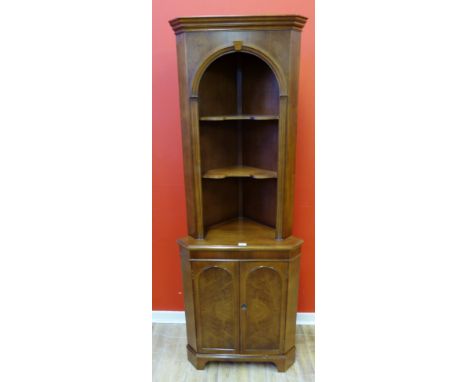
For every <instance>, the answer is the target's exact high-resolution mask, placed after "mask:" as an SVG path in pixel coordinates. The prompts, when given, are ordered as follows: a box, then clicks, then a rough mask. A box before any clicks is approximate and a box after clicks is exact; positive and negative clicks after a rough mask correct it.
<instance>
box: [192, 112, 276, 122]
mask: <svg viewBox="0 0 468 382" xmlns="http://www.w3.org/2000/svg"><path fill="white" fill-rule="evenodd" d="M278 119H279V116H277V115H250V114H242V115H215V116H205V117H200V121H271V120H278Z"/></svg>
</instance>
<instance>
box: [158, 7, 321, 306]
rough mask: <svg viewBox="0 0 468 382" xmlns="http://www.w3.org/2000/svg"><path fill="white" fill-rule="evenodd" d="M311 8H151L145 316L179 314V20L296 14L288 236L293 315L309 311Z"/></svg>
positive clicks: (182, 222)
mask: <svg viewBox="0 0 468 382" xmlns="http://www.w3.org/2000/svg"><path fill="white" fill-rule="evenodd" d="M313 1H314V0H288V1H284V0H254V1H252V0H236V1H222V0H196V1H195V0H183V1H177V0H175V1H167V0H165V1H163V0H153V310H183V309H184V304H183V296H182V279H181V272H180V260H179V254H178V247H177V245H176V239H177V238H178V237H181V236H185V235H186V234H187V228H186V211H185V199H184V179H183V167H182V166H183V163H182V143H181V132H180V120H179V95H178V82H177V81H178V79H177V62H176V47H175V36H174V33H173V31H172V29H171V27H170V26H169V24H168V20H170V19H173V18H175V17H179V16H201V15H241V14H246V15H249V14H252V15H255V14H299V15H303V16H306V17H308V18H309V20H308V22H307V24H306V26H305V28H304V31H303V34H302V48H301V49H302V51H301V73H300V86H299V116H298V117H299V118H298V135H297V164H296V193H295V207H294V231H293V234H294V235H295V236H298V237H300V238H303V239H304V245H303V248H302V250H303V252H302V253H303V255H302V258H301V274H300V280H301V281H300V288H299V308H298V310H299V311H300V312H314V311H315V296H314V293H315V286H314V284H315V277H314V274H315V265H314V240H315V235H314V215H315V207H314V175H315V174H314V156H315V152H314V120H315V108H314V105H315V92H314V88H315V78H314V72H315V67H314V2H313Z"/></svg>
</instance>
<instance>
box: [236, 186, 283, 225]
mask: <svg viewBox="0 0 468 382" xmlns="http://www.w3.org/2000/svg"><path fill="white" fill-rule="evenodd" d="M276 192H277V182H276V179H262V180H257V179H244V183H243V199H244V200H243V202H244V203H243V207H244V208H243V209H244V216H245V217H247V218H250V219H252V220H255V221H257V222H259V223H262V224H265V225H267V226H270V227H273V228H274V227H275V225H276Z"/></svg>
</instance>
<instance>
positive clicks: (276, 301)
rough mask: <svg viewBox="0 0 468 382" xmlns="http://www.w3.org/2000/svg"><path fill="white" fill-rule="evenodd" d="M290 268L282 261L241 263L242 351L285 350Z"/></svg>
mask: <svg viewBox="0 0 468 382" xmlns="http://www.w3.org/2000/svg"><path fill="white" fill-rule="evenodd" d="M287 269H288V265H287V263H282V262H246V263H241V270H240V297H241V299H240V304H241V306H242V308H241V312H240V317H241V351H242V352H244V353H259V352H261V353H271V354H277V353H281V352H282V348H283V344H284V323H285V303H286V292H287Z"/></svg>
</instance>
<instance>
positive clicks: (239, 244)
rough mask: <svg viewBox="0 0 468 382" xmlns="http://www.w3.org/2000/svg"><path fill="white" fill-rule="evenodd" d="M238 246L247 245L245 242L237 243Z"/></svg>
mask: <svg viewBox="0 0 468 382" xmlns="http://www.w3.org/2000/svg"><path fill="white" fill-rule="evenodd" d="M237 246H238V247H247V243H237Z"/></svg>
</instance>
